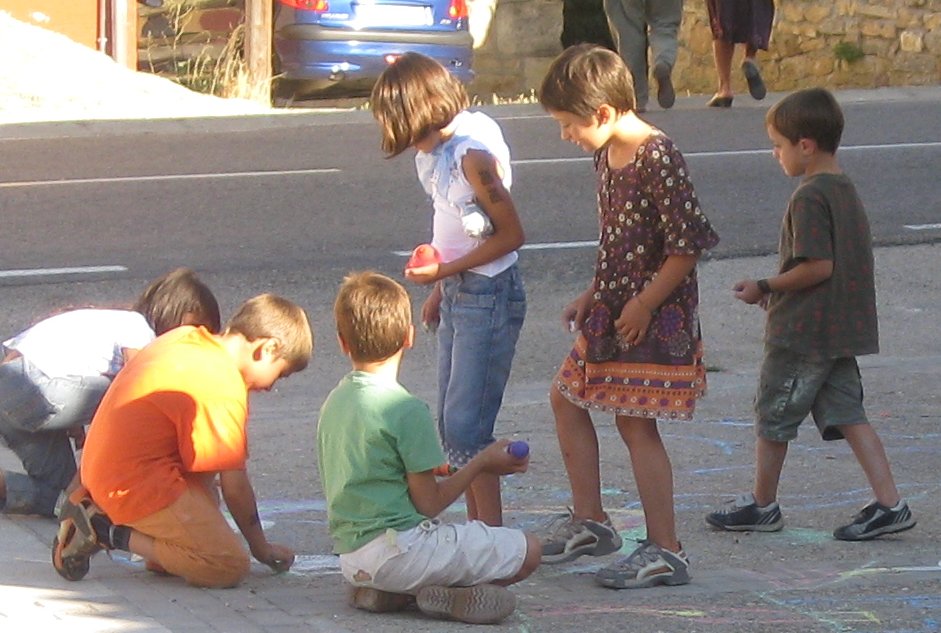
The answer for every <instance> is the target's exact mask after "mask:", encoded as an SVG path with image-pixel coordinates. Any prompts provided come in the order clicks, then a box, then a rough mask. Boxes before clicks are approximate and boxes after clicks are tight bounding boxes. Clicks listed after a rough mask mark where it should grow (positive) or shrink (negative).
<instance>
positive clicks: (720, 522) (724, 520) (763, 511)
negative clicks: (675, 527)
mask: <svg viewBox="0 0 941 633" xmlns="http://www.w3.org/2000/svg"><path fill="white" fill-rule="evenodd" d="M706 523H708V524H709V525H711V526H712V527H714V528H717V529H720V530H729V531H731V532H777V531H778V530H780V529H781V528H782V527H784V519H783V518H782V517H781V507H780V506H779V505H778V502H777V501H774V502H772V503H769V504H768V505H766V506H765V507H763V508H762V507H759V506H758V504H757V503H756V502H755V497H754V495H752V494H751V493H750V492H749V493H748V494H744V495H741V496H740V497H738V498H737V499H735V501H733V502H732V503H731V504H729V506H728V507H727V508H725V509H722V510H718V511H716V512H710V513H709V514H707V515H706Z"/></svg>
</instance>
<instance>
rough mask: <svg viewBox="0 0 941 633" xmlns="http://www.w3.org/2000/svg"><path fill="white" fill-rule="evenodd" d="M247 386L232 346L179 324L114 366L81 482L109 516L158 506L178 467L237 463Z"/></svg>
mask: <svg viewBox="0 0 941 633" xmlns="http://www.w3.org/2000/svg"><path fill="white" fill-rule="evenodd" d="M247 422H248V391H247V389H246V388H245V381H244V379H243V378H242V375H241V373H240V372H239V371H238V368H237V366H236V365H235V362H234V361H233V359H232V357H231V356H230V355H229V353H228V352H227V351H226V350H225V349H224V348H223V347H222V345H221V343H220V342H219V341H218V339H217V338H216V337H214V336H213V335H212V334H210V333H209V332H207V331H206V330H205V329H203V328H196V327H191V326H187V327H180V328H176V329H175V330H171V331H170V332H167V333H166V334H164V335H163V336H161V337H159V338H158V339H156V340H155V341H154V342H153V343H151V344H150V345H148V346H147V347H145V348H144V349H143V350H141V351H140V352H139V353H138V354H137V355H136V356H134V358H132V359H131V361H130V362H129V363H127V365H125V366H124V368H123V369H122V370H121V371H120V372H119V373H118V375H117V377H116V378H115V379H114V382H113V383H111V387H110V388H109V389H108V391H107V393H106V394H105V397H104V399H103V400H102V402H101V405H100V406H99V407H98V411H97V412H96V413H95V417H94V419H93V420H92V424H91V427H90V428H89V431H88V438H87V440H86V443H85V449H84V452H83V455H82V483H83V484H84V485H85V487H86V488H88V490H89V492H90V493H91V496H92V498H93V499H94V500H95V503H97V504H98V505H99V506H100V507H101V509H102V510H104V511H105V512H106V513H107V514H108V516H110V517H111V520H112V521H114V522H115V523H132V522H134V521H137V520H140V519H143V518H144V517H147V516H150V515H151V514H153V513H154V512H157V511H159V510H162V509H164V508H166V507H167V506H169V505H170V504H171V503H173V502H174V501H176V499H177V498H178V497H179V496H180V495H181V494H182V493H183V491H184V490H185V489H186V485H187V484H186V482H185V481H184V475H185V474H187V473H208V472H216V471H222V470H241V469H244V468H245V461H246V459H247V458H248V440H247V437H246V428H245V427H246V424H247Z"/></svg>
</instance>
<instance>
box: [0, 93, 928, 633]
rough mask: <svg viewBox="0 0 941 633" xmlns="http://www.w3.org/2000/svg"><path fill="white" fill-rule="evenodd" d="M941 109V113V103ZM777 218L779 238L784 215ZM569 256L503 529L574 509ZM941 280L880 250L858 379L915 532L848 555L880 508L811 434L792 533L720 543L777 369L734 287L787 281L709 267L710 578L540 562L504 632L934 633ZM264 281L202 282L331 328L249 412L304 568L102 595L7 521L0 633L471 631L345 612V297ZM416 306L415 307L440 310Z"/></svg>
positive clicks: (551, 310)
mask: <svg viewBox="0 0 941 633" xmlns="http://www.w3.org/2000/svg"><path fill="white" fill-rule="evenodd" d="M867 94H868V95H869V96H868V99H870V101H868V102H867V103H872V104H875V105H878V103H879V99H880V98H882V97H884V95H885V93H882V92H879V91H875V92H872V93H866V92H865V91H859V92H858V93H855V92H854V93H852V94H848V95H846V98H847V99H859V100H865V99H867ZM918 94H920V95H921V94H923V93H918ZM921 98H926V97H921ZM933 98H934V99H935V100H936V101H938V102H939V103H941V98H939V97H938V93H937V92H935V94H934V97H933ZM683 106H684V103H683V102H682V100H681V104H680V107H681V108H682V107H683ZM233 124H234V125H236V126H238V125H244V123H241V122H238V121H236V122H233ZM178 125H194V126H195V125H198V124H196V123H192V124H190V123H186V122H183V123H179V124H178ZM76 127H81V129H82V131H83V133H86V132H88V131H89V130H91V131H92V136H94V133H95V132H94V130H95V129H97V130H98V132H97V133H98V134H109V133H113V132H112V131H110V129H109V126H107V125H102V126H100V127H98V126H96V125H95V124H82V125H79V124H75V125H74V126H68V125H66V126H64V127H45V128H43V129H42V130H41V131H40V130H39V128H33V130H32V131H31V132H30V133H31V134H35V135H40V134H45V135H48V136H50V137H51V136H52V135H54V134H56V133H63V134H70V133H73V132H74V129H75V128H76ZM57 130H58V132H57ZM20 134H23V133H22V132H20ZM933 156H936V154H934V155H933ZM935 167H937V165H935ZM935 173H937V169H936V170H935ZM924 187H925V189H927V190H928V191H929V192H934V193H932V194H931V195H932V196H936V192H937V189H936V187H935V185H934V183H931V182H926V183H925V185H924ZM932 187H934V188H932ZM783 203H784V200H779V201H777V204H778V207H779V208H781V209H783ZM935 204H937V201H936V200H935ZM778 217H779V216H778ZM768 221H769V223H771V224H772V225H775V224H776V222H777V217H776V218H775V219H774V220H768ZM935 221H936V222H937V221H939V219H938V218H937V217H936V218H935ZM556 257H557V256H556V255H552V254H550V253H548V252H540V251H534V252H529V253H527V254H526V256H525V257H524V258H523V260H522V261H523V263H522V265H523V272H524V276H525V278H526V279H527V291H528V295H529V313H528V317H527V322H526V326H525V327H524V330H523V334H522V336H521V340H520V344H519V351H518V353H517V357H516V361H515V364H514V370H513V375H512V377H511V381H510V385H509V387H508V390H507V395H506V400H505V404H504V407H503V410H502V412H501V416H500V418H499V420H498V432H499V434H500V435H501V436H504V437H514V438H520V439H525V440H527V441H528V442H529V443H530V445H531V447H532V453H531V455H532V461H531V466H530V469H529V472H527V473H525V474H522V475H517V476H514V477H511V478H507V479H506V480H505V484H504V500H505V506H506V522H507V524H509V525H514V526H519V527H522V528H524V529H533V528H535V527H537V526H539V525H540V524H542V523H543V522H544V521H545V520H546V519H548V518H549V517H550V516H551V515H552V514H554V513H556V512H559V511H561V510H563V509H564V507H565V506H566V504H567V503H569V492H568V486H567V482H566V478H565V474H564V470H563V468H562V464H561V458H560V456H559V451H558V447H557V445H556V442H555V437H554V431H553V427H552V420H551V412H550V410H549V407H548V403H547V400H546V392H547V388H548V381H549V379H550V378H551V376H552V374H553V373H554V370H555V367H556V366H557V364H558V361H559V360H560V359H561V357H562V355H563V354H564V353H566V352H567V351H568V347H569V345H570V343H571V335H570V334H568V333H567V332H566V330H565V328H563V327H562V324H561V323H560V319H559V311H560V309H561V307H562V306H563V305H564V304H565V303H566V302H567V301H568V300H570V299H571V298H572V297H573V296H574V295H575V294H576V293H577V292H579V291H580V290H581V289H582V288H583V287H584V285H585V283H586V282H587V280H588V275H590V270H591V255H590V253H588V252H579V253H573V255H572V257H571V264H570V269H569V270H562V271H559V270H558V269H557V267H555V258H556ZM939 263H941V246H938V245H935V244H931V243H927V244H915V245H912V244H907V245H900V246H885V247H881V248H878V249H877V251H876V266H877V284H878V307H879V314H880V332H881V342H882V351H881V353H880V354H879V355H876V356H870V357H864V358H863V359H861V361H860V364H861V367H862V373H863V382H864V386H865V388H866V398H867V400H866V402H867V408H868V412H869V415H870V418H871V420H872V422H873V424H874V426H875V428H876V430H877V431H878V432H879V434H880V436H881V437H882V439H883V441H884V443H885V445H886V449H887V452H888V455H889V458H890V460H891V462H892V465H893V470H894V473H895V477H896V480H897V483H898V485H899V488H900V490H901V491H902V493H903V495H904V496H905V497H906V498H907V499H908V500H909V503H910V505H911V507H912V510H913V512H914V513H915V515H916V518H917V519H918V525H917V526H916V527H915V528H914V529H913V530H911V531H909V532H906V533H904V534H901V535H896V536H890V537H886V538H882V539H879V540H876V541H873V542H870V543H844V542H839V541H835V540H833V539H832V537H831V536H830V533H831V532H832V530H833V528H835V527H836V526H838V525H840V524H842V523H844V522H846V521H847V520H848V519H849V518H850V517H851V516H852V515H853V514H854V513H855V512H856V511H857V510H858V509H859V508H860V507H862V506H863V505H864V504H865V503H867V502H868V500H869V498H870V492H869V490H868V487H867V485H866V483H865V480H864V478H863V476H862V473H861V471H860V469H859V467H858V465H857V463H856V461H855V459H854V458H853V456H852V454H851V452H850V450H849V448H848V447H847V446H846V445H845V444H843V443H829V444H824V443H823V442H822V441H821V440H820V438H819V436H818V435H817V433H816V431H815V429H814V428H813V426H812V424H810V423H809V422H808V423H805V425H804V426H803V427H802V430H801V433H800V436H799V438H798V439H797V440H796V441H795V442H794V443H793V444H792V447H791V450H790V454H789V457H788V460H787V463H786V465H785V471H784V476H783V479H782V484H781V490H780V501H781V505H782V509H783V512H784V516H785V522H786V525H785V528H784V530H783V531H781V532H779V533H774V534H757V533H755V534H753V533H742V534H727V533H717V532H713V531H711V530H710V529H709V528H707V526H706V525H705V523H704V521H703V516H704V514H705V513H706V512H708V511H710V510H712V509H714V508H715V507H717V506H718V505H721V504H722V503H724V502H725V501H728V500H730V499H731V498H732V497H734V496H735V495H736V494H738V493H741V492H744V491H747V490H748V489H749V488H750V484H751V469H752V451H753V446H754V440H753V432H752V429H751V422H750V415H751V414H750V402H751V397H752V395H753V392H754V388H755V383H756V378H757V369H758V365H759V362H760V358H761V332H762V325H763V323H762V317H763V315H762V314H761V312H760V310H758V309H756V308H754V307H751V306H745V305H743V304H740V303H737V302H735V301H734V300H733V298H732V296H731V291H730V290H729V289H730V287H731V285H732V284H733V283H734V282H735V281H737V280H738V279H740V278H742V277H745V276H764V275H767V274H769V273H770V272H771V271H772V270H773V269H774V266H775V258H774V257H773V256H757V257H751V256H745V257H742V256H739V257H728V258H724V259H715V260H711V261H706V262H704V263H703V264H702V265H701V267H700V279H701V298H702V306H701V318H702V323H703V329H704V340H705V344H706V354H707V365H708V367H709V368H710V372H709V394H708V395H707V397H706V398H704V399H703V400H702V401H701V402H700V404H699V406H698V408H697V415H696V419H695V420H693V421H692V422H665V423H662V426H661V430H662V432H663V434H664V437H665V441H666V444H667V448H668V451H669V452H670V455H671V458H672V461H673V466H674V473H675V497H676V507H677V522H678V531H679V535H680V538H681V539H682V541H683V544H684V547H685V549H686V550H687V552H688V553H689V555H690V558H691V560H692V567H691V573H692V575H693V580H692V582H691V583H690V584H689V585H686V586H683V587H675V588H653V589H644V590H624V591H613V590H608V589H604V588H601V587H598V586H596V585H594V583H593V581H592V573H593V572H594V571H595V570H596V569H598V568H599V567H600V566H602V565H604V564H606V563H607V562H609V561H610V560H611V558H610V557H606V558H603V559H591V558H582V559H578V560H576V561H574V562H572V563H568V564H563V565H558V566H551V567H549V566H544V567H542V568H540V569H539V570H537V571H536V573H535V574H533V576H532V577H531V578H530V579H527V580H526V581H524V582H523V583H520V584H519V585H516V586H515V587H514V588H513V590H514V591H515V593H516V594H517V596H518V598H519V608H518V610H517V612H516V613H515V614H514V615H513V616H511V617H510V618H509V619H508V620H506V621H505V622H504V623H502V624H501V625H498V626H497V627H495V628H498V629H501V630H515V631H521V632H531V631H540V632H541V631H600V632H606V631H610V632H614V631H623V630H625V629H629V630H638V631H650V632H653V631H731V632H741V633H744V632H746V631H748V632H750V631H768V632H771V631H775V632H791V631H793V632H798V631H800V632H804V631H807V632H817V631H820V632H826V631H829V632H834V631H836V632H844V631H859V632H873V633H874V632H883V631H893V632H902V631H925V632H928V631H938V630H939V628H941V540H939V528H938V525H939V504H938V497H939V487H941V485H939V478H938V465H939V462H938V455H939V453H941V433H939V430H938V423H939V421H941V414H939V395H938V389H937V385H938V382H939V378H941V340H939V337H938V325H937V324H938V314H939V313H941V282H939V280H938V274H937V272H938V270H939ZM547 271H551V272H547ZM253 274H254V273H252V272H251V271H248V272H246V271H244V270H240V271H235V270H224V269H216V270H211V271H209V272H207V273H205V274H204V275H203V276H204V278H205V280H206V281H207V282H208V283H209V285H210V286H211V287H212V288H213V289H214V291H215V292H216V293H217V294H218V296H219V298H220V300H221V302H222V303H223V305H224V306H225V308H224V311H226V312H228V311H229V310H230V309H231V308H232V307H234V305H235V304H236V303H237V302H238V301H240V300H242V299H244V298H245V297H246V296H249V295H250V294H253V293H254V292H249V290H251V291H262V290H273V291H276V292H279V293H281V294H284V295H286V296H288V297H291V298H293V299H295V300H297V301H298V302H299V303H301V304H302V305H305V306H310V308H309V309H310V312H311V317H312V319H313V321H314V323H316V324H317V327H318V331H317V337H318V342H317V350H316V352H315V361H314V362H313V363H312V365H311V367H310V368H309V369H308V370H307V371H306V372H304V373H302V374H299V375H297V376H295V377H292V378H291V379H289V380H287V381H285V382H284V384H283V385H280V386H279V387H278V389H277V390H276V391H274V392H272V393H270V394H260V395H257V396H253V401H252V407H253V416H252V423H251V442H252V459H251V462H250V464H251V465H250V474H251V477H252V479H253V482H254V483H255V487H256V491H257V493H258V497H259V506H260V512H261V515H262V519H263V521H264V523H265V525H266V528H267V530H268V534H269V538H271V539H272V540H275V541H278V542H282V543H285V544H287V545H289V546H291V547H293V548H294V549H295V550H296V551H297V553H298V561H297V563H296V564H295V566H294V568H293V569H292V570H291V571H290V572H288V573H285V574H281V575H273V574H272V573H271V572H270V571H268V570H267V568H265V567H263V566H261V565H255V566H254V567H253V570H252V574H251V576H250V578H249V579H248V580H247V581H246V582H245V583H243V584H242V585H241V586H240V587H238V588H235V589H229V590H203V589H194V588H190V587H187V586H185V585H184V584H183V583H182V582H180V581H178V580H176V579H172V578H161V577H156V576H153V575H151V574H150V573H148V572H146V571H145V570H144V569H143V566H142V564H141V563H140V562H139V561H134V560H129V559H127V558H119V557H117V556H115V557H114V559H113V560H109V559H108V558H107V557H106V556H105V555H99V556H97V557H96V558H94V559H93V561H92V569H91V572H90V573H89V575H88V576H87V577H86V579H85V580H83V581H81V582H78V583H69V582H67V581H65V580H62V579H61V578H59V577H58V576H57V575H56V574H55V572H54V570H53V569H52V567H51V564H50V562H49V543H50V542H51V540H52V536H53V534H54V531H55V524H54V523H53V522H51V521H49V520H45V519H40V518H35V517H8V516H4V515H0V587H2V591H0V627H2V630H4V631H16V632H20V631H30V630H33V629H34V628H39V627H46V626H48V627H55V628H57V629H58V628H60V627H61V628H62V630H69V631H76V632H83V631H95V632H99V631H102V632H103V631H135V632H137V631H146V632H150V631H154V632H156V631H160V632H164V631H171V632H173V633H188V632H190V631H193V632H195V631H219V632H226V633H242V632H254V631H265V632H270V631H273V632H277V631H285V632H286V631H324V632H332V631H360V630H363V629H369V630H372V631H376V632H379V631H382V632H386V631H388V632H400V631H402V632H404V631H409V632H411V631H418V632H422V631H452V630H453V631H458V630H469V629H470V628H472V627H470V626H468V625H462V624H456V623H449V622H441V621H435V620H429V619H426V618H424V617H423V616H421V615H420V614H417V613H403V614H395V615H373V614H367V613H362V612H358V611H355V610H353V609H351V608H349V607H348V606H347V605H346V598H345V587H344V583H343V580H342V578H341V577H340V576H339V574H338V570H337V564H336V559H335V558H334V557H333V556H331V555H330V553H329V551H330V547H329V539H328V537H327V534H326V527H325V518H326V517H325V513H324V507H323V500H322V497H323V495H322V491H321V490H320V486H319V482H318V481H317V476H316V464H315V461H314V454H315V449H314V433H315V423H316V412H317V408H318V407H319V404H320V402H322V400H323V397H324V396H325V394H326V393H327V391H328V390H329V389H330V388H331V387H332V386H333V385H334V384H335V383H336V380H337V379H338V378H339V377H340V376H341V375H342V374H343V373H344V372H345V371H346V364H345V362H344V360H343V359H342V357H341V356H340V355H339V353H338V351H337V349H336V345H335V343H334V340H333V335H332V332H331V331H330V327H329V323H330V300H331V299H332V292H333V288H334V287H335V283H336V280H335V279H329V278H327V279H325V278H318V277H317V276H311V275H308V274H302V273H301V272H297V273H296V274H289V275H284V276H282V277H280V278H278V279H277V280H272V279H271V278H269V277H267V276H265V275H263V274H262V273H260V272H259V273H257V275H255V276H253ZM140 285H141V284H140V283H139V280H137V279H130V278H128V279H123V280H122V279H119V280H117V281H115V280H108V279H95V278H89V279H85V280H84V281H82V282H81V283H75V284H49V285H36V284H25V285H16V284H14V285H7V286H4V287H2V299H3V301H2V304H3V305H4V306H8V305H9V306H16V311H17V312H18V313H19V312H29V311H31V310H32V311H33V314H39V313H41V310H40V307H41V306H45V305H47V304H48V302H50V301H53V300H55V301H58V302H59V303H68V302H75V301H81V300H84V301H92V302H94V301H107V300H111V301H113V300H116V299H117V298H119V297H124V298H129V297H132V296H133V295H134V294H135V293H136V291H137V289H138V287H139V286H140ZM413 294H414V297H415V302H416V305H417V304H418V302H419V301H420V299H421V298H422V295H421V293H420V292H415V293H413ZM7 318H8V317H5V318H4V319H3V320H6V319H7ZM433 354H434V344H433V342H432V341H431V340H430V339H428V338H427V337H420V338H419V340H418V344H417V346H416V348H415V349H414V351H413V352H412V353H411V354H409V355H408V356H407V358H406V360H405V365H404V367H403V372H402V382H403V384H405V385H406V386H407V387H408V388H409V389H411V390H412V391H414V392H415V393H416V394H418V395H419V396H421V397H423V398H425V399H426V400H428V401H432V400H433V398H434V380H435V377H434V370H433V365H432V358H433ZM596 423H597V425H598V432H599V436H600V439H601V447H602V462H603V467H602V476H603V481H604V483H603V486H604V489H603V493H604V498H605V502H606V506H607V510H608V512H609V513H610V514H611V515H612V518H613V520H614V523H615V525H616V527H617V528H618V529H619V531H620V532H621V533H622V535H623V536H624V537H625V549H629V548H632V547H633V541H632V539H637V538H642V537H643V516H642V512H641V509H640V506H639V504H638V500H637V496H636V489H635V486H634V484H633V478H632V475H631V471H630V467H629V463H628V460H627V455H626V451H625V449H624V447H623V445H622V444H621V443H620V441H619V439H618V435H617V432H616V431H615V429H614V428H613V425H612V423H611V421H610V420H609V419H605V418H604V416H600V417H597V418H596ZM0 465H2V466H3V467H7V468H13V467H17V464H16V463H15V459H14V458H13V456H12V454H11V453H9V452H8V451H6V450H5V449H0ZM462 510H463V508H462V507H461V506H460V505H456V506H455V507H453V508H452V509H450V510H449V511H448V513H447V514H446V517H447V518H450V519H453V520H460V518H461V516H462ZM66 627H67V628H66Z"/></svg>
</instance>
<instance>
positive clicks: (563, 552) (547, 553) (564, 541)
mask: <svg viewBox="0 0 941 633" xmlns="http://www.w3.org/2000/svg"><path fill="white" fill-rule="evenodd" d="M544 532H545V534H546V535H545V536H544V537H543V538H542V562H543V564H545V565H553V564H556V563H564V562H567V561H570V560H573V559H575V558H578V557H579V556H582V555H587V556H605V555H607V554H611V553H613V552H616V551H618V550H619V549H621V535H620V534H618V532H617V530H615V529H614V526H613V525H611V519H610V518H609V517H607V516H605V520H604V521H603V522H598V521H593V520H591V519H576V518H575V515H574V514H572V511H571V510H569V511H568V512H566V513H563V514H559V515H557V516H556V517H554V518H553V519H552V521H550V522H549V524H548V526H547V527H546V529H545V530H544Z"/></svg>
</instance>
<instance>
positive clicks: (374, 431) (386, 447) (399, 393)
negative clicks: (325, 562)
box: [317, 371, 445, 554]
mask: <svg viewBox="0 0 941 633" xmlns="http://www.w3.org/2000/svg"><path fill="white" fill-rule="evenodd" d="M317 457H318V468H319V470H320V480H321V482H322V484H323V489H324V494H325V495H326V497H327V520H328V527H329V530H330V536H331V538H332V539H333V551H334V552H335V553H337V554H345V553H348V552H352V551H355V550H357V549H359V548H360V547H362V546H363V545H365V544H366V543H368V542H369V541H371V540H373V539H374V538H376V537H377V536H379V535H380V534H382V533H384V532H385V531H386V530H388V529H390V528H391V529H393V530H396V531H399V532H400V531H404V530H408V529H411V528H413V527H415V526H416V525H418V524H419V523H421V522H422V521H423V520H425V519H426V518H427V517H425V516H424V515H422V514H421V513H419V512H418V510H417V509H416V508H415V505H414V504H413V503H412V499H411V497H410V496H409V494H408V483H407V481H406V478H405V475H406V473H410V472H412V473H414V472H423V471H426V470H431V469H432V468H434V467H435V466H438V465H440V464H442V463H444V461H445V458H444V453H443V451H442V450H441V445H440V443H439V441H438V433H437V431H436V430H435V425H434V420H433V418H432V416H431V412H430V411H429V410H428V405H426V404H425V403H424V402H422V401H421V400H419V399H418V398H416V397H414V396H413V395H411V394H410V393H409V392H408V391H406V390H405V388H404V387H402V386H401V385H400V384H399V383H398V382H396V381H395V380H390V379H387V378H383V377H381V376H377V375H375V374H370V373H367V372H363V371H354V372H351V373H349V374H347V375H346V376H345V377H344V378H343V379H342V380H341V381H340V383H339V384H338V385H337V386H336V388H334V390H333V391H331V392H330V395H329V396H327V399H326V401H325V402H324V404H323V407H321V409H320V422H319V423H318V426H317Z"/></svg>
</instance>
